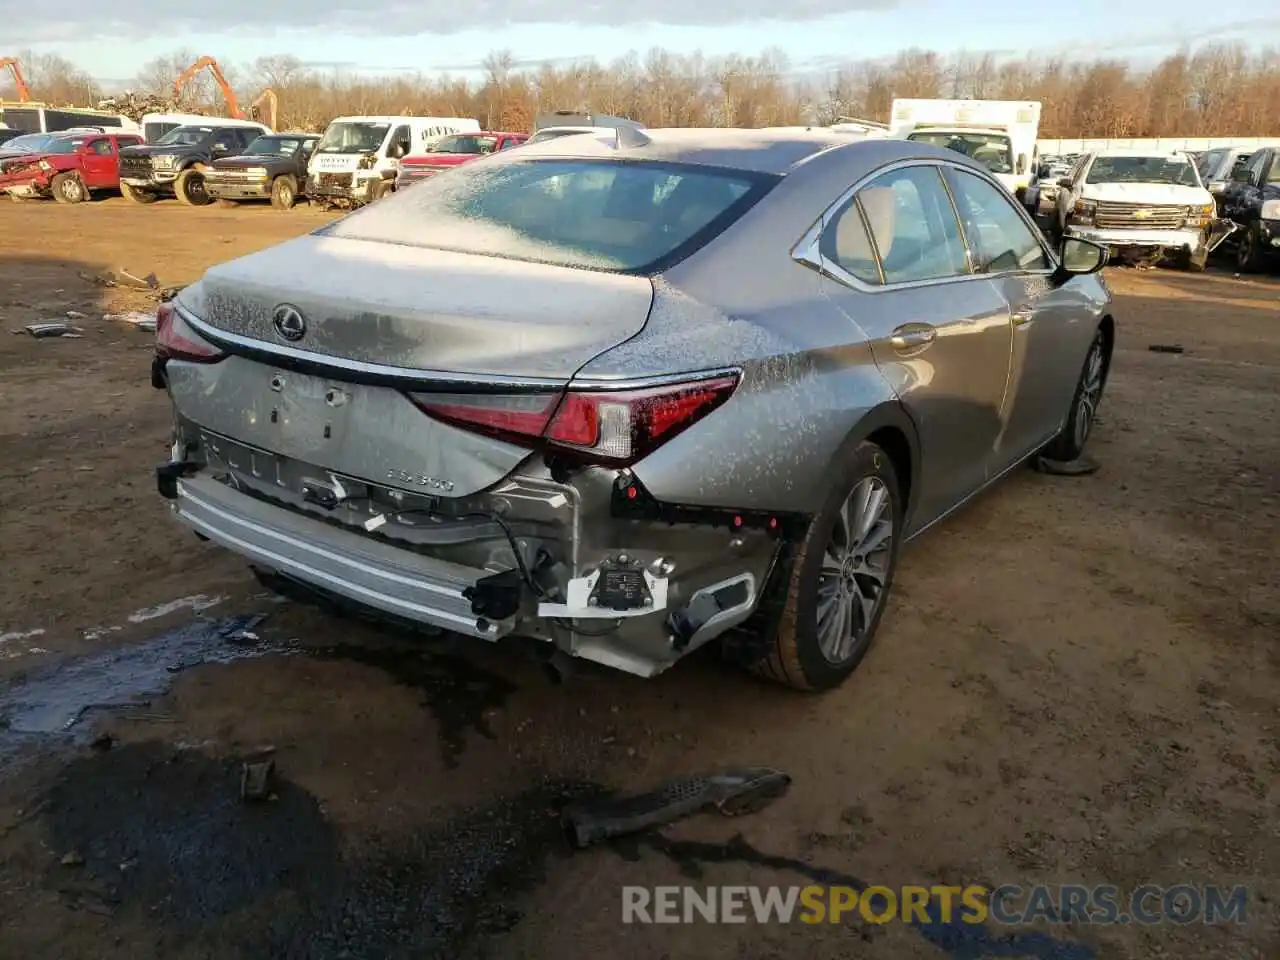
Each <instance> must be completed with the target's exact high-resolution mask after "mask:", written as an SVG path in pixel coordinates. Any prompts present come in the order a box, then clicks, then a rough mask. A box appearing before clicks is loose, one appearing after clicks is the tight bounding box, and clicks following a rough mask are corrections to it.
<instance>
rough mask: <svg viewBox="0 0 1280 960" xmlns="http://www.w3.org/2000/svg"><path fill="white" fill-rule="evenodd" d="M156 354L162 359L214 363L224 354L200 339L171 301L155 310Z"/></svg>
mask: <svg viewBox="0 0 1280 960" xmlns="http://www.w3.org/2000/svg"><path fill="white" fill-rule="evenodd" d="M156 356H157V357H159V358H161V359H162V360H187V361H189V362H191V363H216V362H217V361H219V360H221V359H222V358H223V357H225V356H226V354H225V353H223V352H222V351H221V350H219V349H218V348H217V347H215V346H214V345H213V344H211V343H209V342H207V341H205V340H202V339H201V338H200V336H199V335H198V334H197V333H196V332H195V331H194V330H192V329H191V328H190V327H189V326H188V325H187V324H186V323H185V322H184V321H183V319H182V315H181V314H179V313H178V310H177V308H176V307H174V305H173V304H172V303H162V304H160V307H159V309H157V310H156Z"/></svg>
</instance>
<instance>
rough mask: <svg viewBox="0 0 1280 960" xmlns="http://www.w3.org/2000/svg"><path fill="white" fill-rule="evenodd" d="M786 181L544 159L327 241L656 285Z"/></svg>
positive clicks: (394, 207)
mask: <svg viewBox="0 0 1280 960" xmlns="http://www.w3.org/2000/svg"><path fill="white" fill-rule="evenodd" d="M777 181H778V178H777V177H775V176H772V175H769V174H758V173H752V172H748V171H742V170H730V169H725V168H720V167H708V166H694V165H686V164H674V163H654V162H641V161H617V160H585V159H546V160H524V161H516V162H511V163H502V164H492V163H490V162H487V161H486V162H485V163H478V164H464V165H462V166H460V167H457V168H455V169H453V170H450V171H449V172H448V173H444V174H441V175H440V176H437V177H433V178H431V179H429V180H425V181H423V182H421V183H419V184H416V185H414V186H412V187H410V188H409V189H407V190H404V191H403V192H400V191H397V192H396V193H394V194H392V195H391V196H389V197H387V198H386V199H384V200H380V201H379V202H377V203H375V204H371V205H369V206H367V207H364V208H362V209H360V210H358V211H357V212H356V213H354V214H351V215H350V216H347V217H344V218H342V219H341V220H337V221H335V222H334V223H333V224H331V225H330V226H328V227H323V228H321V230H320V231H319V232H320V233H322V234H327V235H330V236H335V237H348V238H351V239H357V240H375V241H383V242H387V243H403V244H408V245H411V246H419V247H431V248H434V249H438V250H454V251H458V252H460V253H475V254H483V255H488V256H497V257H507V258H509V259H512V260H530V261H536V262H540V263H552V264H557V265H560V266H566V267H584V268H587V269H593V270H607V271H614V272H623V273H647V272H651V271H653V270H656V269H660V268H662V267H664V266H667V265H670V264H671V263H673V262H674V261H676V260H678V259H680V258H682V257H683V256H687V255H688V253H691V252H692V251H693V250H696V249H697V248H698V247H701V246H702V245H704V244H706V243H707V242H709V241H710V240H711V239H712V238H713V237H715V236H716V235H718V234H719V233H721V232H722V231H723V230H724V229H725V228H726V227H728V226H729V224H731V223H732V222H733V221H734V220H736V219H737V218H738V217H740V216H741V215H742V214H743V213H745V212H746V210H747V209H748V208H749V207H750V206H751V205H752V204H754V203H755V202H756V201H757V200H759V198H760V197H761V196H763V195H764V194H765V193H766V192H767V191H768V190H769V188H770V187H771V186H772V185H773V184H774V183H776V182H777Z"/></svg>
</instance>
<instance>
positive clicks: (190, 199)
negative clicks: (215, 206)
mask: <svg viewBox="0 0 1280 960" xmlns="http://www.w3.org/2000/svg"><path fill="white" fill-rule="evenodd" d="M173 194H174V196H175V197H177V198H178V202H179V203H185V204H186V205H187V206H189V207H207V206H208V205H209V204H210V202H211V200H212V198H211V197H210V196H209V193H208V191H207V190H205V188H204V171H203V170H199V169H197V168H195V167H188V168H187V169H186V170H183V171H182V172H181V173H180V174H178V179H177V180H175V181H174V182H173Z"/></svg>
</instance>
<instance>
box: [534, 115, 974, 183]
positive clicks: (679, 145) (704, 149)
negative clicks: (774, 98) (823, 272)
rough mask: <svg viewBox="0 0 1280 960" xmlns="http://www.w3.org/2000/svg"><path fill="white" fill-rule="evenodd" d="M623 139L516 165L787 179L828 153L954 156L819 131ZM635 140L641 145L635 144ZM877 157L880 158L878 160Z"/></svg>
mask: <svg viewBox="0 0 1280 960" xmlns="http://www.w3.org/2000/svg"><path fill="white" fill-rule="evenodd" d="M547 129H550V128H547ZM538 132H539V133H541V132H542V131H541V130H540V131H538ZM623 136H624V137H626V138H627V139H629V140H630V141H631V142H633V143H637V144H638V145H636V146H619V145H618V133H617V131H615V130H612V129H610V130H608V131H607V132H602V133H598V134H586V135H583V136H577V137H560V138H558V139H555V140H546V141H541V142H539V143H528V144H526V145H525V146H523V147H521V148H520V156H521V159H530V158H534V157H540V156H542V157H559V158H577V157H581V158H583V159H592V158H600V159H603V158H611V157H616V158H618V159H630V160H657V161H665V162H669V163H697V164H706V165H708V166H717V167H729V168H734V169H738V170H751V171H754V172H758V173H773V174H786V173H789V172H790V171H791V170H792V169H793V168H794V167H795V166H796V165H797V164H799V163H802V162H803V161H805V160H806V159H808V158H809V157H812V156H814V155H815V154H818V153H822V152H823V151H826V150H829V149H832V148H840V149H842V150H859V151H875V152H876V154H877V157H878V159H877V161H876V162H878V163H884V162H889V161H890V160H893V159H897V158H898V157H908V156H911V157H931V158H946V159H954V158H956V157H957V156H958V154H956V153H954V152H953V151H950V150H944V149H943V148H941V147H932V146H930V145H928V144H922V143H915V142H910V141H906V140H893V139H886V138H878V137H877V138H866V139H864V138H853V137H850V136H849V134H847V133H840V132H839V131H832V130H829V129H826V128H822V127H813V128H788V129H772V130H770V129H764V130H751V129H738V128H722V127H715V128H711V127H684V128H679V129H653V128H650V129H647V130H640V131H636V132H632V131H624V134H623ZM641 140H644V141H647V142H645V143H643V144H640V141H641ZM881 154H883V156H882V157H881V156H880V155H881Z"/></svg>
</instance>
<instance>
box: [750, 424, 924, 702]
mask: <svg viewBox="0 0 1280 960" xmlns="http://www.w3.org/2000/svg"><path fill="white" fill-rule="evenodd" d="M835 472H836V474H837V477H838V479H837V480H836V482H835V483H834V484H833V485H832V487H831V490H830V492H829V493H828V494H827V498H826V500H825V501H824V503H823V505H822V509H821V510H819V511H818V513H817V514H816V515H815V516H814V518H813V520H812V521H811V522H810V524H809V529H808V531H807V532H806V533H805V536H804V539H803V540H802V541H801V542H800V544H799V546H798V548H797V550H796V555H795V560H794V562H793V563H792V564H791V566H790V570H789V571H779V572H780V573H781V574H782V575H785V576H788V582H787V594H786V605H785V606H784V608H783V610H782V616H781V618H780V620H779V623H778V626H777V630H776V631H775V632H774V636H773V637H772V638H771V639H770V640H768V641H766V643H765V647H764V650H763V651H762V653H763V655H762V656H761V657H760V659H759V660H757V661H756V662H755V663H752V664H751V665H750V666H751V669H752V670H753V671H754V672H756V673H758V674H759V675H760V676H763V677H766V678H768V679H770V680H773V681H776V682H778V683H782V684H786V685H787V686H789V687H792V688H794V689H796V690H807V691H821V690H830V689H833V688H834V687H837V686H839V685H840V684H841V683H843V682H844V680H845V678H847V677H848V676H849V674H851V673H853V671H854V670H855V669H856V668H857V666H858V664H859V663H861V662H862V658H863V657H864V656H866V654H867V651H868V650H869V649H870V648H871V644H872V642H873V641H874V640H875V635H876V632H877V630H878V628H879V626H880V618H881V617H882V616H883V614H884V610H885V606H886V605H887V603H888V599H889V594H890V590H891V588H892V586H893V574H894V571H895V569H896V567H897V564H898V547H899V545H900V543H901V540H902V524H903V504H902V497H901V493H900V490H901V487H900V486H899V483H898V476H897V473H896V472H895V470H894V468H893V461H892V460H890V459H889V455H888V454H887V453H885V452H884V450H882V449H881V448H880V447H878V446H876V445H875V444H874V443H869V442H863V443H860V444H858V445H857V446H856V447H852V448H850V449H849V450H847V451H846V452H845V453H844V454H843V456H842V458H841V460H840V461H839V462H837V464H836V465H835Z"/></svg>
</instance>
